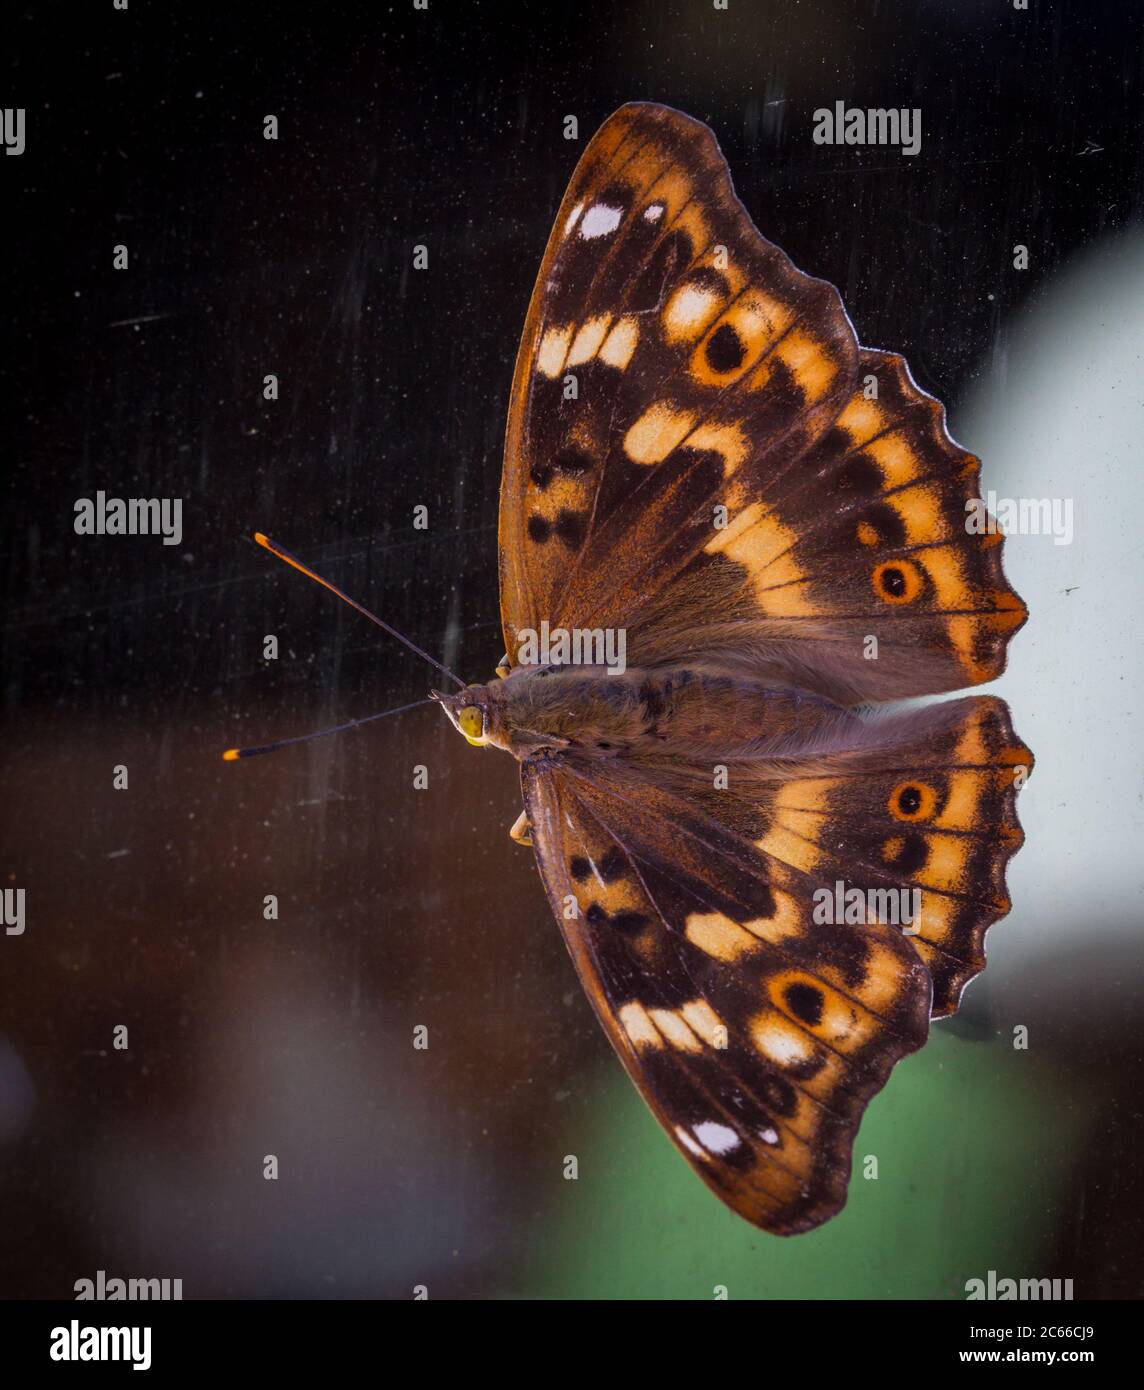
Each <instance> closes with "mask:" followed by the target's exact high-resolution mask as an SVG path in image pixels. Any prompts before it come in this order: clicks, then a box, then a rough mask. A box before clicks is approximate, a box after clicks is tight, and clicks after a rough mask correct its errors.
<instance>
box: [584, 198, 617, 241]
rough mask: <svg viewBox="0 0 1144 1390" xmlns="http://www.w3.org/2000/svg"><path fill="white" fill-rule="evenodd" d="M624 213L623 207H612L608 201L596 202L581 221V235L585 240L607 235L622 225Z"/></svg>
mask: <svg viewBox="0 0 1144 1390" xmlns="http://www.w3.org/2000/svg"><path fill="white" fill-rule="evenodd" d="M623 215H624V210H623V208H610V207H609V206H608V205H607V203H594V204H593V205H592V206H591V207H590V208H589V209H588V211H587V212H586V213H585V214H584V220H583V222H581V223H580V235H581V236H582V237H583V238H584V239H585V241H590V240H591V239H592V238H593V237H598V236H607V235H608V233H609V232H614V231H615V230H616V228H617V227H618V226H619V225H620V218H621V217H623Z"/></svg>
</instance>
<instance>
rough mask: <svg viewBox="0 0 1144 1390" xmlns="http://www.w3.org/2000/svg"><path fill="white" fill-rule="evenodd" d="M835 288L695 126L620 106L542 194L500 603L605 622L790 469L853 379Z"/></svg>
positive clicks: (513, 433) (512, 425) (506, 609)
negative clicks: (565, 175)
mask: <svg viewBox="0 0 1144 1390" xmlns="http://www.w3.org/2000/svg"><path fill="white" fill-rule="evenodd" d="M857 354H858V348H857V342H856V340H855V337H854V332H853V329H852V328H851V326H850V323H849V320H848V319H847V317H846V314H845V311H844V310H843V308H842V304H841V301H840V300H839V298H838V294H837V292H836V291H835V290H834V288H833V287H832V286H830V285H828V284H826V283H825V282H824V281H821V280H814V279H811V278H810V277H809V276H807V275H804V274H802V273H801V272H800V271H798V270H797V269H796V268H795V267H794V266H793V265H792V263H791V262H790V260H789V259H788V257H787V256H786V255H785V254H784V253H783V252H782V251H780V250H779V249H778V248H777V247H775V246H772V245H771V244H770V243H769V242H767V241H765V240H764V239H763V238H762V237H761V236H760V235H759V233H758V232H757V231H756V229H755V228H754V226H753V224H752V223H751V220H750V218H749V217H748V216H747V214H746V212H745V211H744V209H743V207H742V205H741V204H740V203H739V201H738V199H737V198H736V197H735V194H734V191H733V190H732V187H731V181H730V177H729V175H728V172H727V166H726V163H725V161H724V160H723V157H722V155H721V154H720V152H719V148H718V146H717V145H716V143H715V140H714V138H713V136H712V135H711V132H710V131H709V130H708V129H707V128H706V127H705V126H703V125H701V124H700V123H699V122H697V121H693V120H691V119H690V118H689V117H687V116H683V115H681V114H680V113H679V112H676V111H670V110H668V109H667V108H666V107H660V106H652V105H646V104H637V105H632V106H626V107H623V108H621V110H620V111H618V112H617V113H616V114H615V115H614V116H613V117H612V118H611V119H610V120H609V121H607V122H606V123H605V125H604V126H603V128H602V129H601V130H600V132H599V133H598V134H597V135H596V137H595V138H594V139H593V140H592V142H591V143H590V144H589V146H588V148H587V150H586V151H585V153H584V156H583V158H582V160H581V161H580V164H579V166H578V167H577V169H576V172H575V174H574V175H573V178H572V182H571V184H570V185H569V189H568V192H567V194H566V195H565V198H564V201H563V203H562V204H561V207H560V210H559V212H558V213H557V217H556V222H555V225H554V227H553V231H552V236H551V238H550V240H549V244H548V248H547V250H546V252H545V256H544V260H543V262H542V264H541V268H540V273H539V276H538V279H537V284H536V289H535V290H534V292H533V297H532V302H531V305H530V308H529V313H528V318H527V320H526V324H525V330H524V335H523V338H522V341H521V348H520V353H519V355H518V358H517V366H516V374H515V377H514V380H513V388H512V398H511V402H510V414H509V427H508V435H507V439H506V447H505V471H504V479H503V482H502V490H501V520H500V548H501V582H502V588H501V608H502V620H503V623H504V627H505V640H506V643H507V649H508V652H509V655H510V657H512V656H513V655H514V653H515V651H516V636H515V634H516V631H517V630H518V629H519V628H520V627H532V628H535V627H536V626H537V624H538V622H539V620H540V619H541V618H548V619H550V620H551V621H553V622H557V621H559V622H563V623H566V624H567V625H570V626H572V625H577V624H578V623H579V622H580V621H581V619H584V620H586V619H588V618H591V620H592V622H593V623H594V624H598V623H604V624H608V623H614V622H615V621H617V620H618V615H620V614H625V613H630V611H631V609H632V606H633V596H634V595H636V594H641V593H645V592H647V591H648V590H649V588H650V589H656V588H662V587H663V586H664V585H665V584H666V583H667V582H668V581H669V579H670V578H671V576H672V575H674V574H676V573H678V572H679V570H681V569H682V568H683V567H684V566H685V565H686V564H687V563H688V561H689V560H691V559H692V558H693V557H694V556H695V555H696V554H698V553H699V552H700V551H701V550H702V548H703V545H704V543H705V542H706V540H708V539H709V538H710V535H711V525H712V519H713V517H714V516H715V514H716V508H719V507H723V508H728V509H729V513H730V515H731V516H732V517H734V516H735V515H737V514H738V512H739V511H740V510H741V508H742V507H743V506H745V505H747V503H748V501H749V499H750V497H751V496H753V492H754V487H755V483H754V481H753V480H754V479H756V478H757V477H759V476H762V475H777V474H780V473H782V472H784V471H785V470H786V469H788V468H789V467H790V466H791V465H792V463H793V462H794V461H795V460H796V459H797V458H798V457H799V456H800V454H801V453H802V452H804V451H805V449H806V448H807V447H809V445H810V444H811V443H813V442H814V441H815V440H816V439H818V438H820V437H821V436H822V435H823V434H824V433H825V432H826V430H827V429H828V428H829V426H830V423H831V421H832V420H833V419H834V417H835V416H836V415H837V414H838V412H839V410H840V409H841V408H842V405H843V403H844V402H845V400H846V398H847V396H848V395H849V394H850V393H851V391H852V389H853V383H854V379H855V372H856V367H857Z"/></svg>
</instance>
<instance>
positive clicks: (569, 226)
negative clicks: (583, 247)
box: [564, 203, 584, 236]
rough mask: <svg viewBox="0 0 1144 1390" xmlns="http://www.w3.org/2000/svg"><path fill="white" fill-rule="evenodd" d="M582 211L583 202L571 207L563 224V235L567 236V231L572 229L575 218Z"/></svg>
mask: <svg viewBox="0 0 1144 1390" xmlns="http://www.w3.org/2000/svg"><path fill="white" fill-rule="evenodd" d="M583 211H584V204H583V203H577V204H576V206H575V207H574V208H573V209H572V211H571V212H570V213H569V214H568V221H567V222H565V224H564V235H565V236H567V235H568V233H569V232H570V231H571V230H572V228H573V227H574V226H575V225H576V219H577V218H578V217H579V216H580V214H581V213H582V212H583Z"/></svg>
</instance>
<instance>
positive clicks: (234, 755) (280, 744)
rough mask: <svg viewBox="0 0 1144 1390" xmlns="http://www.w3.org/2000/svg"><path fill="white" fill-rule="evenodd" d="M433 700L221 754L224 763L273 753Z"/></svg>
mask: <svg viewBox="0 0 1144 1390" xmlns="http://www.w3.org/2000/svg"><path fill="white" fill-rule="evenodd" d="M431 704H433V701H432V700H431V699H429V700H414V701H413V703H412V704H410V705H399V706H398V707H397V709H385V710H382V711H381V713H380V714H367V715H366V717H365V718H364V719H351V720H350V722H349V723H348V724H337V725H335V726H334V728H332V729H319V730H318V732H317V733H316V734H300V735H299V736H298V737H297V738H280V739H279V740H278V741H277V742H276V743H262V744H260V745H259V746H258V747H257V748H228V749H227V750H226V752H225V753H224V754H223V755H222V760H223V762H224V763H235V762H237V761H238V760H239V758H253V757H256V756H257V755H258V754H259V753H275V752H277V751H278V749H279V748H289V747H290V745H291V744H292V743H309V742H310V740H311V739H314V738H328V737H329V736H330V734H340V733H344V732H345V730H346V729H356V728H359V727H360V726H361V725H362V724H372V723H373V721H374V720H375V719H386V718H388V717H389V715H391V714H404V713H405V711H406V710H407V709H416V708H417V707H418V705H431Z"/></svg>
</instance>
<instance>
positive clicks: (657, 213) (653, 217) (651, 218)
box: [644, 203, 663, 222]
mask: <svg viewBox="0 0 1144 1390" xmlns="http://www.w3.org/2000/svg"><path fill="white" fill-rule="evenodd" d="M662 216H663V204H662V203H652V205H651V207H649V208H645V209H644V221H645V222H658V221H659V219H660V218H661V217H662Z"/></svg>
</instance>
